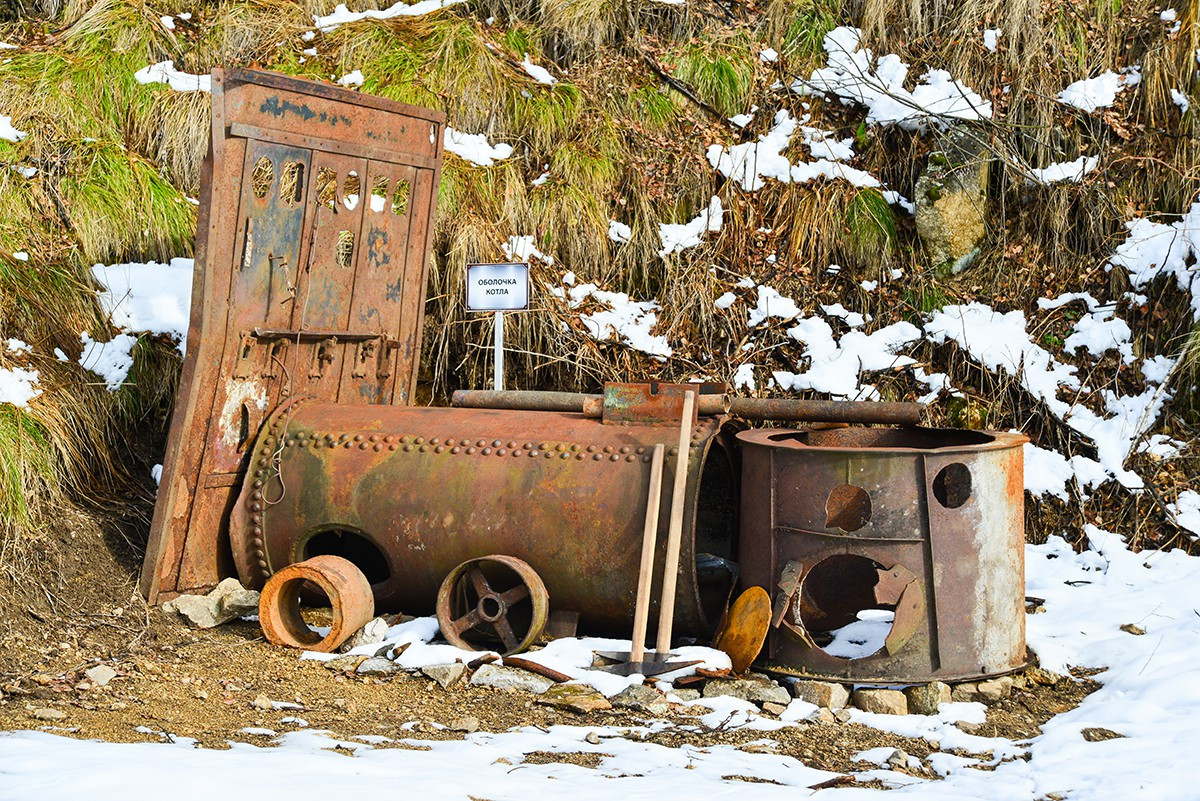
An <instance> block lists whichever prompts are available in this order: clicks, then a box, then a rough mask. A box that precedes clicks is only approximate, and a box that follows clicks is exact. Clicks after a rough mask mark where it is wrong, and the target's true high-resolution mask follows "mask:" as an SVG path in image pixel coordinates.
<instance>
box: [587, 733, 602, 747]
mask: <svg viewBox="0 0 1200 801" xmlns="http://www.w3.org/2000/svg"><path fill="white" fill-rule="evenodd" d="M583 741H584V742H585V743H589V744H591V745H600V735H599V734H596V732H594V731H589V732H588V733H587V734H586V735H584V737H583Z"/></svg>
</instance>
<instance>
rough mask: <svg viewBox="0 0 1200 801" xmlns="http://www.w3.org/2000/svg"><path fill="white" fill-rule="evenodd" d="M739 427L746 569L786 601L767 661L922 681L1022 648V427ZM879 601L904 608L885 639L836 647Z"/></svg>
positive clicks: (970, 669)
mask: <svg viewBox="0 0 1200 801" xmlns="http://www.w3.org/2000/svg"><path fill="white" fill-rule="evenodd" d="M738 439H739V441H740V443H741V445H742V449H743V473H742V486H743V490H742V509H743V514H742V529H741V539H740V545H739V553H740V568H741V580H742V583H743V586H751V585H757V586H760V587H763V588H764V589H766V590H767V591H768V592H769V593H771V595H772V598H773V601H774V615H773V617H772V630H771V633H770V635H769V638H768V644H767V649H766V657H765V664H766V666H767V667H768V668H769V669H771V670H774V671H777V672H781V673H788V674H792V675H803V676H815V677H823V678H830V679H837V680H852V681H855V682H865V683H872V682H874V683H904V682H909V683H911V682H915V681H929V680H933V679H941V680H950V679H954V680H966V679H973V678H979V677H983V676H989V675H995V674H1000V673H1005V672H1008V671H1012V670H1015V669H1017V668H1019V667H1021V666H1022V665H1023V664H1024V663H1025V659H1026V653H1025V628H1024V622H1025V615H1024V594H1025V593H1024V586H1025V585H1024V575H1025V574H1024V553H1025V551H1024V542H1025V538H1024V516H1023V510H1024V479H1023V460H1022V450H1021V446H1022V445H1023V444H1024V443H1025V442H1026V441H1027V439H1026V438H1025V437H1024V436H1022V435H1020V434H1006V433H998V432H976V431H954V430H935V429H921V428H916V429H879V428H840V429H831V430H823V431H787V430H780V429H760V430H756V431H748V432H743V433H741V434H739V435H738ZM871 609H873V610H891V611H894V614H895V618H894V621H893V622H892V625H891V629H890V630H889V631H888V632H887V636H886V640H885V641H884V642H883V644H882V647H881V648H880V650H878V651H877V652H875V653H873V654H870V655H867V656H863V657H861V658H840V657H836V656H832V655H830V654H829V653H827V652H826V651H825V650H823V648H824V647H827V646H828V644H829V642H830V639H831V636H832V632H834V631H837V630H839V629H841V628H842V627H843V626H846V625H847V624H850V623H853V622H854V621H855V620H856V618H857V613H858V612H860V611H862V610H871Z"/></svg>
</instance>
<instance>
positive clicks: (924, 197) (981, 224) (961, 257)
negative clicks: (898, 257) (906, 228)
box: [913, 131, 990, 273]
mask: <svg viewBox="0 0 1200 801" xmlns="http://www.w3.org/2000/svg"><path fill="white" fill-rule="evenodd" d="M938 144H939V146H940V150H939V151H937V152H935V153H934V154H932V155H931V156H930V159H929V164H928V165H927V166H926V168H925V171H924V172H923V173H922V174H921V176H920V177H919V178H918V179H917V185H916V187H915V190H914V191H915V196H914V198H913V200H914V202H915V205H916V209H915V212H914V219H915V222H916V225H917V235H918V236H920V237H921V241H922V242H923V243H924V245H925V250H926V251H927V252H928V254H929V259H930V262H931V263H932V264H933V265H934V266H940V265H945V264H949V265H951V271H952V272H955V273H959V272H962V271H963V270H964V269H966V268H967V267H968V266H970V264H971V262H972V261H974V259H975V257H976V256H978V254H979V243H980V241H982V239H983V237H984V234H985V233H986V232H987V200H988V166H989V161H990V159H989V156H988V153H987V150H986V144H984V143H982V142H980V141H978V139H977V138H976V137H973V136H971V135H970V133H969V132H963V131H957V132H951V133H950V134H949V135H947V136H945V137H943V138H942V140H941V141H940V142H939V143H938Z"/></svg>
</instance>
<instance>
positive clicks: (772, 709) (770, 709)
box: [762, 701, 787, 717]
mask: <svg viewBox="0 0 1200 801" xmlns="http://www.w3.org/2000/svg"><path fill="white" fill-rule="evenodd" d="M786 709H787V705H786V704H773V703H771V702H770V701H768V702H767V703H765V704H763V705H762V710H763V712H766V713H767V714H768V715H774V716H775V717H779V716H780V715H782V714H783V713H784V710H786Z"/></svg>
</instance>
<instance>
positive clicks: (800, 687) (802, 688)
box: [792, 680, 850, 711]
mask: <svg viewBox="0 0 1200 801" xmlns="http://www.w3.org/2000/svg"><path fill="white" fill-rule="evenodd" d="M792 695H794V696H796V697H797V698H799V699H800V700H802V701H808V702H809V703H810V704H815V705H816V706H819V707H824V708H825V709H831V710H834V711H836V710H838V709H841V708H842V707H844V706H845V705H846V704H848V703H849V702H850V691H849V690H847V689H846V687H845V686H844V685H841V684H838V683H837V682H833V681H808V680H804V681H794V682H792Z"/></svg>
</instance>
